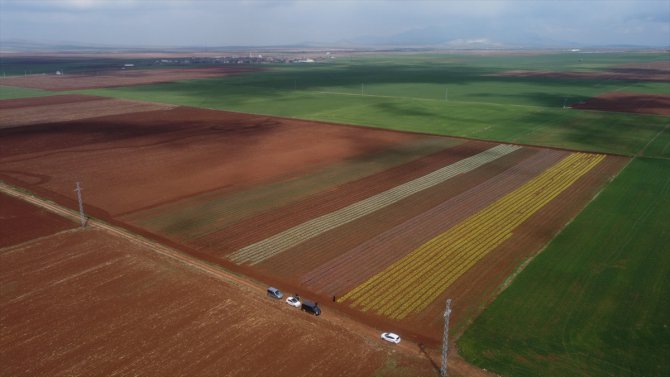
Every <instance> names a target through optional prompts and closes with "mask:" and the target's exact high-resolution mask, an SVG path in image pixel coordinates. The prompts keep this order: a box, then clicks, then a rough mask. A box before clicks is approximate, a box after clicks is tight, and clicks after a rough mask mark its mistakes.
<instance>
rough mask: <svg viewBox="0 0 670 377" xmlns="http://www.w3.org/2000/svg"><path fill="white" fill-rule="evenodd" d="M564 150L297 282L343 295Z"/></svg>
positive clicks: (541, 156) (545, 153)
mask: <svg viewBox="0 0 670 377" xmlns="http://www.w3.org/2000/svg"><path fill="white" fill-rule="evenodd" d="M567 154H568V153H567V152H563V151H555V150H548V149H547V150H542V151H539V152H538V153H537V154H535V155H533V156H532V157H530V158H528V159H525V160H523V161H521V162H519V163H518V164H516V165H514V166H513V167H511V168H509V169H506V170H504V171H503V172H501V173H499V174H497V175H495V176H493V177H491V178H489V179H488V180H487V181H485V182H482V183H481V184H479V185H477V186H475V187H472V188H470V189H469V190H467V191H464V192H462V193H461V194H459V195H458V196H455V197H452V198H451V199H449V200H447V201H444V202H442V203H441V204H439V205H437V206H435V207H433V208H431V209H430V210H428V211H426V212H423V213H421V214H419V215H417V216H415V217H413V218H411V219H409V220H407V221H405V222H403V223H401V224H399V225H397V226H394V227H392V228H390V229H388V230H386V231H385V232H383V233H380V234H378V235H376V236H375V237H374V238H372V239H369V240H368V241H366V242H364V243H362V244H360V245H357V246H356V247H354V248H352V249H350V250H349V251H347V252H346V253H344V254H341V255H339V256H338V257H337V258H335V259H333V260H331V261H329V262H328V263H325V264H323V265H321V266H320V267H318V268H316V269H314V270H312V271H310V272H309V273H307V274H306V275H305V276H304V277H303V278H302V279H301V280H302V282H303V283H306V284H309V286H310V287H311V288H313V289H316V290H317V291H322V292H326V293H330V294H332V293H337V294H338V295H340V294H341V293H346V292H348V291H349V290H351V289H353V288H355V287H356V286H358V285H360V284H361V283H363V282H364V281H365V280H367V279H368V278H369V277H370V276H372V275H374V274H376V273H379V272H381V271H383V270H384V269H385V268H387V267H388V266H390V265H391V264H393V263H394V262H395V261H396V260H397V259H399V258H401V257H403V256H405V255H406V254H407V251H408V250H412V249H414V248H417V247H419V246H420V245H422V244H423V243H425V242H428V241H429V240H430V239H432V238H433V237H435V236H437V235H439V234H440V233H442V232H444V231H445V230H447V229H449V228H450V227H452V226H454V225H456V224H458V223H459V222H461V221H463V220H465V219H466V218H467V217H469V216H471V215H473V214H475V213H476V212H478V211H479V210H482V209H484V208H485V207H486V206H488V205H489V204H491V203H492V202H493V201H495V200H497V199H499V198H501V197H502V196H503V195H505V194H507V193H509V192H511V191H513V190H515V189H517V188H518V187H520V186H522V185H523V184H525V183H526V182H527V181H528V180H530V179H531V178H532V177H534V176H536V175H538V174H540V173H542V172H543V171H545V170H546V169H548V168H549V167H551V166H552V165H554V164H555V163H556V162H558V161H560V160H561V159H562V158H564V157H565V156H566V155H567Z"/></svg>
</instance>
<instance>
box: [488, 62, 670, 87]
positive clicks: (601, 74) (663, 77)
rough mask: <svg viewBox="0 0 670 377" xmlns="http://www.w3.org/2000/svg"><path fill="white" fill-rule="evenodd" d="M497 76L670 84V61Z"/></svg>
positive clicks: (504, 73) (511, 73)
mask: <svg viewBox="0 0 670 377" xmlns="http://www.w3.org/2000/svg"><path fill="white" fill-rule="evenodd" d="M497 76H509V77H549V78H559V79H562V78H568V79H587V80H635V81H664V82H670V61H659V62H652V63H634V64H625V65H619V66H614V67H611V68H609V69H607V70H605V71H594V72H555V71H525V70H516V71H507V72H503V73H501V74H498V75H497Z"/></svg>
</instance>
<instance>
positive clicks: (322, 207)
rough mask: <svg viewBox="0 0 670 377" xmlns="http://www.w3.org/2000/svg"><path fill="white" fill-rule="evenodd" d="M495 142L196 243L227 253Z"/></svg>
mask: <svg viewBox="0 0 670 377" xmlns="http://www.w3.org/2000/svg"><path fill="white" fill-rule="evenodd" d="M494 145H495V144H492V143H485V142H478V141H469V142H467V143H464V144H461V145H458V146H456V147H453V148H449V149H446V150H444V151H441V152H438V153H434V154H432V155H429V156H426V157H422V158H419V159H417V160H414V161H412V162H409V163H407V164H403V165H400V166H397V167H395V168H392V169H388V170H386V171H383V172H381V173H378V174H373V175H371V176H369V177H366V178H363V179H360V180H357V181H354V182H349V183H346V184H344V185H340V186H337V187H334V188H332V189H331V190H328V191H325V192H321V193H318V194H316V195H312V196H310V197H308V198H306V199H304V200H301V201H297V202H294V203H291V204H290V205H287V206H284V207H281V208H277V209H273V210H271V211H268V212H265V213H261V214H259V215H257V216H253V217H251V218H248V219H245V220H242V221H240V222H238V223H237V224H234V225H232V226H229V227H227V228H225V229H222V230H220V231H217V232H214V233H211V234H209V235H207V236H205V237H201V238H199V239H196V240H195V241H194V244H195V246H197V247H198V248H200V249H201V250H203V251H205V252H207V251H210V250H211V251H215V253H216V254H217V255H221V256H224V255H225V254H228V253H232V252H234V251H236V250H238V249H239V248H241V247H244V246H247V245H250V244H253V243H254V242H258V241H261V240H263V239H265V238H267V237H270V236H272V235H274V234H277V233H280V232H282V231H284V230H286V229H290V228H292V227H294V226H296V225H299V224H301V223H303V222H306V221H308V220H311V219H314V218H317V217H319V216H322V215H325V214H327V213H330V212H333V211H336V210H339V209H341V208H344V207H346V206H348V205H350V204H352V203H356V202H358V201H360V200H363V199H366V198H368V197H370V196H372V195H375V194H378V193H380V192H383V191H386V190H388V189H390V188H393V187H396V186H398V185H400V184H403V183H405V182H408V181H410V180H412V179H415V178H418V177H421V176H423V175H426V174H428V173H430V172H432V171H435V170H437V169H439V168H441V167H444V166H446V165H449V164H451V163H453V162H456V161H458V160H461V159H464V158H467V157H470V156H472V155H475V154H477V153H480V152H482V151H484V150H486V149H489V148H491V147H493V146H494Z"/></svg>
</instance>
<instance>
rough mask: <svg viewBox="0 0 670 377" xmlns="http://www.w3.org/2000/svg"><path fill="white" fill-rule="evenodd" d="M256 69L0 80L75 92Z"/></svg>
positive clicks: (121, 72) (148, 71) (139, 71)
mask: <svg viewBox="0 0 670 377" xmlns="http://www.w3.org/2000/svg"><path fill="white" fill-rule="evenodd" d="M257 70H258V69H252V68H237V67H235V68H232V67H214V68H181V69H172V68H169V69H168V68H165V69H158V68H157V69H127V70H121V69H119V70H116V71H102V72H95V73H90V74H67V72H66V74H65V75H63V76H58V75H55V74H50V75H28V76H13V77H5V78H0V85H8V86H18V87H22V88H34V89H46V90H77V89H93V88H110V87H115V86H129V85H141V84H154V83H160V82H171V81H177V80H190V79H201V78H210V77H223V76H230V75H234V74H239V73H244V72H253V71H257Z"/></svg>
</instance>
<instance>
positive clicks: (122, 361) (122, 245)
mask: <svg viewBox="0 0 670 377" xmlns="http://www.w3.org/2000/svg"><path fill="white" fill-rule="evenodd" d="M0 284H1V285H2V287H3V289H2V300H1V301H0V325H1V326H2V337H1V338H0V362H1V363H2V368H1V370H0V375H2V376H36V375H49V376H55V375H80V376H84V375H86V376H91V375H122V376H124V375H152V376H168V375H169V376H249V375H264V376H310V377H311V376H316V375H324V376H326V375H328V376H330V375H356V376H370V375H372V374H373V373H374V372H375V370H377V369H379V368H382V367H383V366H384V363H385V362H386V360H387V358H389V354H388V353H387V352H388V351H387V347H386V346H385V345H383V344H381V342H380V341H378V340H377V341H376V342H372V343H371V342H370V340H369V339H366V335H363V336H362V335H359V334H355V333H352V332H350V331H349V330H347V329H344V328H342V327H340V326H339V325H338V324H337V323H335V322H331V321H327V320H324V319H317V318H313V317H310V316H308V315H306V314H304V313H301V312H300V311H299V310H297V309H294V308H291V307H288V306H287V305H285V304H284V303H282V302H279V301H270V299H268V298H267V297H265V296H264V295H262V294H257V293H256V292H254V293H253V294H250V293H249V292H246V291H243V290H240V289H239V288H237V287H233V286H231V285H229V284H226V283H224V282H222V281H220V280H217V279H214V278H211V277H208V276H205V275H203V274H201V273H198V272H197V271H195V270H191V269H189V268H188V267H186V266H185V265H182V264H179V263H178V262H174V261H171V260H168V259H165V258H164V257H161V256H158V255H156V254H153V253H152V252H151V251H150V250H147V249H146V248H144V247H141V246H138V245H135V244H133V243H131V242H129V241H126V240H124V239H120V238H117V237H115V236H111V235H109V234H107V233H105V232H103V231H94V230H84V231H74V232H64V233H59V234H57V235H53V236H50V237H47V238H43V239H40V240H36V241H33V242H30V243H27V244H22V245H19V246H18V247H12V248H5V249H2V252H1V253H0ZM335 356H336V357H335ZM395 358H396V359H400V360H402V362H404V363H406V364H405V366H406V367H410V366H411V368H412V370H413V375H424V376H427V375H433V371H432V367H431V364H430V362H429V361H427V360H425V359H423V360H422V357H421V355H419V354H416V356H402V357H395Z"/></svg>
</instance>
